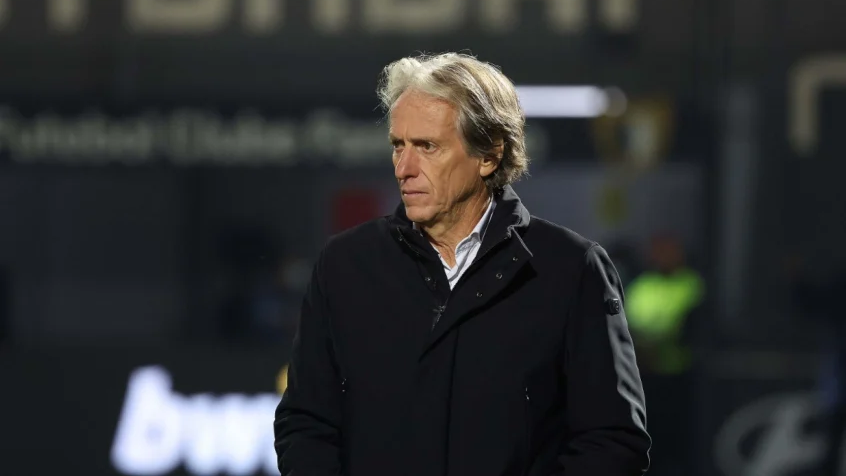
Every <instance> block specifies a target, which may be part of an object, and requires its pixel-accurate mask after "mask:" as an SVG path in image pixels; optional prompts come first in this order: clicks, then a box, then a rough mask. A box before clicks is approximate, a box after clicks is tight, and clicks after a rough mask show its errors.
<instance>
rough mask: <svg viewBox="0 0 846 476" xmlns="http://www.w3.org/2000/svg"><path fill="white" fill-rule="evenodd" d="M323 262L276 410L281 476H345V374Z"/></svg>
mask: <svg viewBox="0 0 846 476" xmlns="http://www.w3.org/2000/svg"><path fill="white" fill-rule="evenodd" d="M329 314H330V311H329V304H328V302H327V297H326V295H325V287H324V283H323V280H322V277H321V265H320V261H318V264H317V265H316V266H315V269H314V273H313V275H312V280H311V283H310V284H309V287H308V289H307V291H306V295H305V297H304V299H303V306H302V310H301V312H300V323H299V327H298V329H297V332H296V335H295V337H294V343H293V348H292V353H291V360H290V364H289V367H288V386H287V388H286V390H285V393H284V395H283V396H282V401H281V402H280V403H279V406H278V407H277V409H276V417H275V419H274V422H273V429H274V436H275V438H274V446H275V448H276V455H277V459H278V464H279V471H280V473H281V474H282V476H296V475H309V476H330V475H335V476H337V475H340V474H341V457H340V454H341V450H340V445H341V391H342V388H341V387H342V383H341V378H342V377H341V372H340V371H339V369H338V367H337V366H336V362H337V359H336V358H335V357H336V355H335V352H334V349H335V347H334V345H333V342H332V336H331V332H330V324H329Z"/></svg>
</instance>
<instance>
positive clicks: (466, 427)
mask: <svg viewBox="0 0 846 476" xmlns="http://www.w3.org/2000/svg"><path fill="white" fill-rule="evenodd" d="M379 96H380V98H381V100H382V102H383V104H384V106H385V107H386V109H387V111H388V114H389V116H390V143H391V145H392V147H393V163H394V170H395V176H396V179H397V183H398V184H399V189H400V193H401V196H402V203H401V204H400V205H399V207H398V208H397V210H396V212H395V213H394V214H393V215H391V216H387V217H383V218H380V219H377V220H374V221H372V222H369V223H365V224H363V225H360V226H358V227H356V228H353V229H351V230H348V231H346V232H344V233H342V234H340V235H338V236H335V237H333V238H332V239H331V240H330V241H329V243H328V244H327V245H326V246H325V248H324V249H323V252H322V253H321V255H320V257H319V259H318V261H317V264H316V265H315V269H314V274H313V278H312V282H311V284H310V287H309V290H308V291H307V294H306V297H305V300H304V304H303V309H302V316H301V322H300V327H299V331H298V333H297V337H296V338H295V340H294V348H293V355H292V359H291V363H290V371H289V372H290V373H289V376H288V388H287V391H286V392H285V395H284V396H283V398H282V402H281V403H280V404H279V407H278V410H277V413H276V419H275V422H274V428H275V434H276V440H275V446H276V451H277V454H278V456H279V468H280V471H281V473H282V474H283V475H290V476H297V475H303V476H327V475H344V476H374V475H391V476H418V475H419V476H435V475H447V476H471V475H472V476H476V475H479V476H507V475H514V476H525V475H528V476H552V475H566V476H630V475H631V476H633V475H639V474H642V473H643V472H644V471H645V470H646V468H647V466H648V461H649V458H648V451H649V447H650V438H649V436H648V434H647V432H646V429H645V420H646V416H645V410H644V396H643V390H642V386H641V382H640V375H639V372H638V369H637V365H636V363H635V354H634V351H633V346H632V341H631V338H630V335H629V331H628V327H627V324H626V319H625V316H624V313H623V303H622V298H623V293H622V289H621V284H620V280H619V277H618V276H617V273H616V271H615V270H614V267H613V265H612V264H611V262H610V260H609V258H608V255H607V254H606V252H605V251H604V250H603V248H601V247H600V246H599V245H598V244H596V243H594V242H591V241H589V240H587V239H585V238H582V237H581V236H579V235H578V234H576V233H574V232H573V231H570V230H568V229H566V228H563V227H560V226H558V225H555V224H553V223H550V222H548V221H544V220H542V219H540V218H535V217H533V216H531V215H530V214H529V212H528V210H527V209H526V208H525V207H524V206H523V205H522V204H521V203H520V199H519V198H518V197H517V195H516V194H515V192H514V190H513V189H512V188H511V186H510V184H511V183H512V182H513V181H515V180H516V179H518V178H519V177H520V176H522V175H523V174H524V173H525V172H526V169H527V164H528V158H527V156H526V148H525V140H524V132H523V125H524V116H523V114H522V111H521V109H520V105H519V103H518V100H517V95H516V92H515V89H514V86H513V85H512V84H511V82H510V81H509V80H508V79H507V78H506V77H505V76H504V75H503V74H502V73H501V72H500V71H499V70H498V69H496V68H495V67H493V66H491V65H489V64H486V63H483V62H480V61H478V60H476V59H475V58H472V57H469V56H465V55H458V54H443V55H438V56H431V57H428V56H424V57H417V58H405V59H402V60H399V61H397V62H394V63H392V64H390V65H389V66H387V67H386V68H385V71H384V74H383V80H382V81H381V84H380V88H379Z"/></svg>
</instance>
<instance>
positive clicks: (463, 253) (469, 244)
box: [414, 197, 496, 289]
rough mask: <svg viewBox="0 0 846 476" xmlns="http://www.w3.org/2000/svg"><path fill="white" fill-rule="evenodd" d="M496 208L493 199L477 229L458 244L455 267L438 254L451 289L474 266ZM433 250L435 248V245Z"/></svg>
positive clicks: (415, 225) (415, 226)
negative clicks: (450, 265)
mask: <svg viewBox="0 0 846 476" xmlns="http://www.w3.org/2000/svg"><path fill="white" fill-rule="evenodd" d="M494 208H496V201H494V200H493V197H492V198H491V199H490V201H489V203H488V208H487V210H485V213H484V214H483V215H482V218H481V219H480V220H479V223H477V224H476V227H475V228H473V231H472V232H471V233H470V235H468V236H467V237H466V238H464V239H463V240H461V242H459V243H458V246H456V247H455V266H453V267H451V268H450V267H449V265H448V264H447V262H446V261H444V257H443V256H441V254H440V253H438V257H439V258H440V259H441V263H442V264H443V265H444V271H445V272H446V276H447V279H448V280H449V288H450V289H453V288H455V285H456V283H458V280H459V279H461V276H462V275H463V274H464V272H465V271H467V268H469V267H470V265H471V264H473V260H475V259H476V255H477V254H478V253H479V248H481V247H482V239H483V238H484V237H485V230H486V229H487V226H488V222H489V221H490V219H491V216H492V215H493V210H494ZM414 228H415V229H417V224H416V223H415V224H414ZM432 248H435V247H434V245H433V246H432ZM435 251H438V249H437V248H435Z"/></svg>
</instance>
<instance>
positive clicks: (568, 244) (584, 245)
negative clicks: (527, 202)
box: [526, 216, 601, 258]
mask: <svg viewBox="0 0 846 476" xmlns="http://www.w3.org/2000/svg"><path fill="white" fill-rule="evenodd" d="M526 238H527V244H528V245H529V247H530V248H533V251H534V248H535V247H540V248H541V249H539V250H538V251H541V252H542V251H543V249H544V248H547V247H553V248H554V249H555V251H556V253H562V254H565V255H568V256H573V257H578V258H583V257H585V255H587V254H588V253H589V252H591V250H593V249H595V247H598V248H601V247H600V246H599V244H598V243H597V242H596V241H593V240H591V239H588V238H586V237H584V236H582V235H581V234H579V233H577V232H575V231H573V230H571V229H570V228H567V227H565V226H561V225H559V224H557V223H553V222H551V221H549V220H545V219H543V218H539V217H536V216H532V219H531V222H530V224H529V228H528V229H527V237H526Z"/></svg>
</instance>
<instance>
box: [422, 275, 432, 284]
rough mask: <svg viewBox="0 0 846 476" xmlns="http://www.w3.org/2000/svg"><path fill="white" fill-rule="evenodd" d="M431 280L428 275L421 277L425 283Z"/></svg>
mask: <svg viewBox="0 0 846 476" xmlns="http://www.w3.org/2000/svg"><path fill="white" fill-rule="evenodd" d="M431 280H432V278H430V277H428V276H426V277H425V278H423V281H426V282H427V283H428V282H429V281H431Z"/></svg>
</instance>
